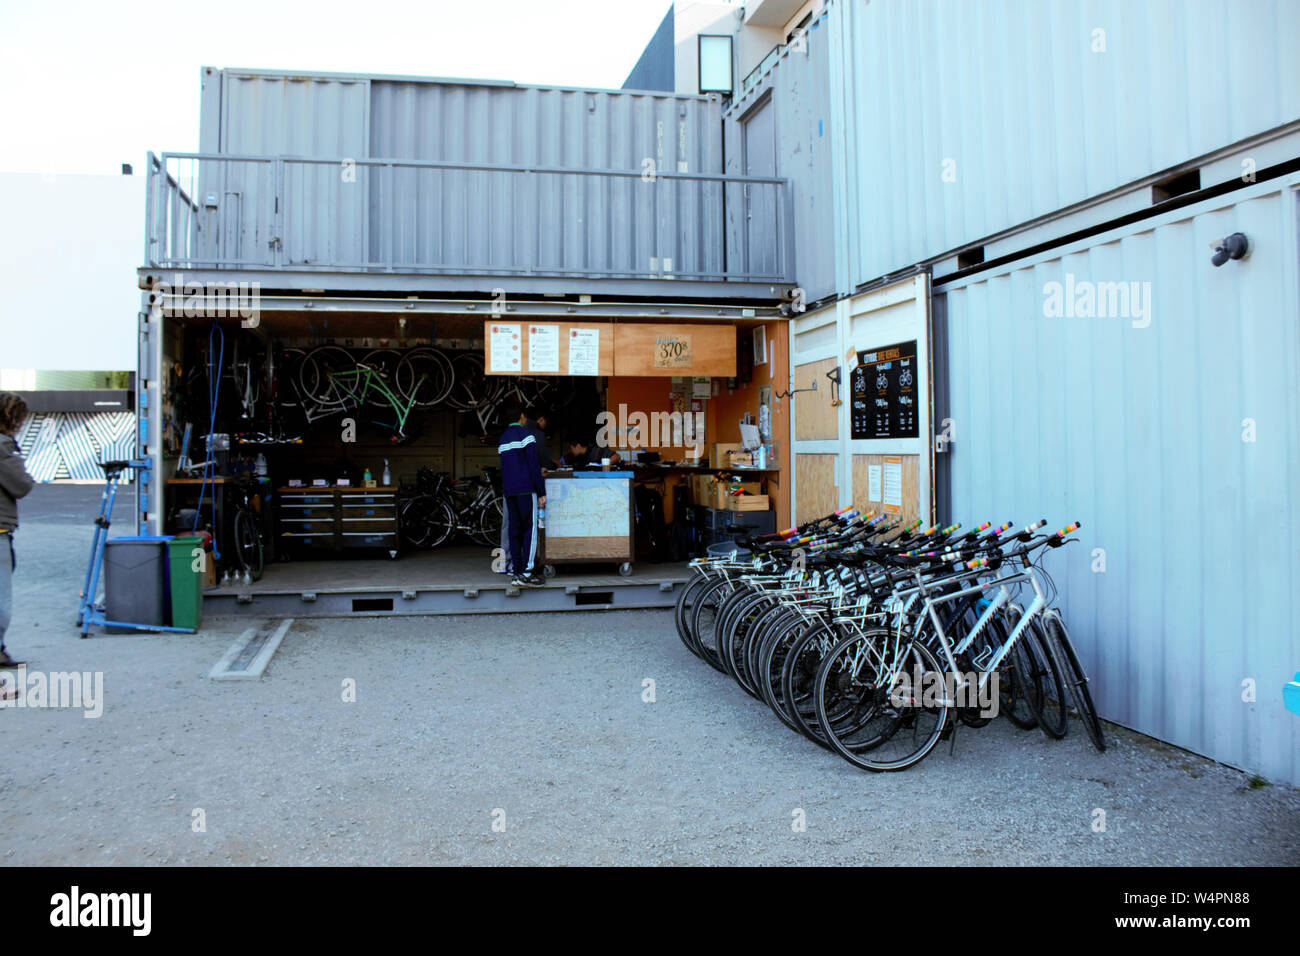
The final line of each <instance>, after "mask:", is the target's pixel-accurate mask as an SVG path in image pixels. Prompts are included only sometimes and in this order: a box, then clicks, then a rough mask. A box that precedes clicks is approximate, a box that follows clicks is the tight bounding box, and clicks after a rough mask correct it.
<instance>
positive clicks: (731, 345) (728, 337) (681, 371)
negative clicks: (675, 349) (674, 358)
mask: <svg viewBox="0 0 1300 956" xmlns="http://www.w3.org/2000/svg"><path fill="white" fill-rule="evenodd" d="M683 335H689V336H690V338H691V364H690V365H689V366H681V367H677V368H658V367H656V366H655V364H654V357H655V339H658V338H661V337H668V336H672V337H680V336H683ZM614 374H615V375H657V376H669V377H671V376H673V375H708V376H711V377H718V378H730V377H732V376H734V375H735V374H736V327H735V326H734V325H727V324H723V323H720V322H718V323H711V324H704V323H699V324H695V325H667V324H659V323H637V324H632V323H626V322H620V323H619V324H618V325H616V326H615V327H614Z"/></svg>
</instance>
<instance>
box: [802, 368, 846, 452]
mask: <svg viewBox="0 0 1300 956" xmlns="http://www.w3.org/2000/svg"><path fill="white" fill-rule="evenodd" d="M835 365H836V360H835V359H834V358H827V359H822V360H821V361H820V362H808V363H807V364H805V365H796V366H795V367H794V387H795V388H807V387H808V386H809V384H811V383H812V382H816V383H817V391H815V392H800V393H799V394H798V395H795V396H794V397H793V398H792V399H790V401H791V402H792V403H794V437H795V440H796V441H806V440H818V439H836V438H839V437H840V424H839V411H840V410H839V408H837V407H835V406H832V405H831V380H830V379H828V378H827V377H826V373H827V372H829V371H831V370H832V369H834V368H835ZM840 400H841V401H843V400H844V399H843V392H842V390H841V396H840Z"/></svg>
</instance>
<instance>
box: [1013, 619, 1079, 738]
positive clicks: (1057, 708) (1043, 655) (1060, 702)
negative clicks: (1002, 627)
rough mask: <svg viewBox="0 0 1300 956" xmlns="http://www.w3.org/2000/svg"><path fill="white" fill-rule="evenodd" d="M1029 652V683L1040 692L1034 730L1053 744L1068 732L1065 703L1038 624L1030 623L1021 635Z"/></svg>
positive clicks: (1059, 682) (1054, 665)
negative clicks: (1045, 736) (1033, 681)
mask: <svg viewBox="0 0 1300 956" xmlns="http://www.w3.org/2000/svg"><path fill="white" fill-rule="evenodd" d="M1020 639H1021V640H1022V641H1024V643H1025V650H1027V651H1028V652H1029V660H1030V663H1031V666H1032V667H1033V671H1032V672H1031V674H1030V679H1031V680H1035V681H1037V682H1038V685H1039V687H1040V688H1041V689H1042V694H1041V695H1040V697H1039V708H1038V729H1039V730H1041V731H1042V732H1043V733H1044V734H1046V735H1047V736H1048V737H1051V738H1052V739H1053V740H1060V739H1061V738H1062V737H1064V736H1065V735H1066V733H1067V732H1068V731H1069V729H1070V728H1069V715H1068V714H1067V713H1066V709H1067V707H1068V700H1067V698H1066V696H1065V685H1064V683H1063V681H1062V679H1061V673H1060V671H1059V670H1057V667H1056V664H1055V663H1054V662H1053V661H1052V657H1051V652H1050V651H1049V650H1048V647H1047V644H1046V640H1047V639H1046V638H1045V637H1044V636H1043V631H1042V628H1041V627H1040V626H1039V623H1038V621H1031V622H1030V623H1029V627H1028V628H1026V629H1025V631H1024V633H1022V634H1021V636H1020Z"/></svg>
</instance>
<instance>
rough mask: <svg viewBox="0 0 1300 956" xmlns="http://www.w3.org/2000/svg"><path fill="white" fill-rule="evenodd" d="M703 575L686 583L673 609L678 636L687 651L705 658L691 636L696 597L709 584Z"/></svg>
mask: <svg viewBox="0 0 1300 956" xmlns="http://www.w3.org/2000/svg"><path fill="white" fill-rule="evenodd" d="M709 580H710V579H709V578H706V577H705V576H704V575H703V574H697V575H695V577H693V578H691V579H690V580H689V581H687V582H686V585H685V587H683V588H682V589H681V591H680V592H679V593H678V595H677V605H676V607H675V608H674V609H673V623H674V624H675V625H677V636H678V637H679V638H681V641H682V643H683V644H684V645H685V646H686V649H687V650H688V651H690V652H691V653H692V654H694V655H695V656H696V657H703V656H704V655H703V654H702V653H701V652H700V650H699V648H697V647H696V646H695V640H694V637H693V635H692V634H691V630H690V626H691V611H692V610H693V609H694V607H695V597H696V595H697V594H699V592H700V589H701V588H702V587H704V585H705V584H707V583H708V582H709Z"/></svg>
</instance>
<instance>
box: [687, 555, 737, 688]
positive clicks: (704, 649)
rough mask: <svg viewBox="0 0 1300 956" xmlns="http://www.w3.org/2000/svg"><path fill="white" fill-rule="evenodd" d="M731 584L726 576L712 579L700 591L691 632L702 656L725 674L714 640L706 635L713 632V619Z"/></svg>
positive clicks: (692, 619) (693, 614)
mask: <svg viewBox="0 0 1300 956" xmlns="http://www.w3.org/2000/svg"><path fill="white" fill-rule="evenodd" d="M731 586H732V582H731V581H729V580H728V579H727V578H725V577H723V578H717V579H716V580H713V581H710V582H709V583H708V585H707V586H706V587H705V588H704V589H703V590H702V591H700V594H699V597H698V598H696V601H695V606H694V607H693V608H692V609H691V633H692V634H693V635H694V636H695V642H696V644H697V645H698V646H699V648H700V656H701V657H702V658H703V659H704V660H705V661H706V662H707V663H708V665H709V666H710V667H712V668H714V669H715V670H717V671H720V672H721V673H723V674H725V673H726V670H725V669H724V668H723V666H722V662H721V661H720V660H718V659H717V657H716V656H715V651H714V648H713V644H712V642H711V641H708V640H706V639H705V636H706V635H708V634H710V633H712V630H713V622H714V620H713V619H714V616H715V615H716V614H717V611H718V605H719V604H720V603H721V602H722V600H723V599H724V598H725V597H726V596H727V595H728V594H730V593H731V592H730V588H731Z"/></svg>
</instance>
